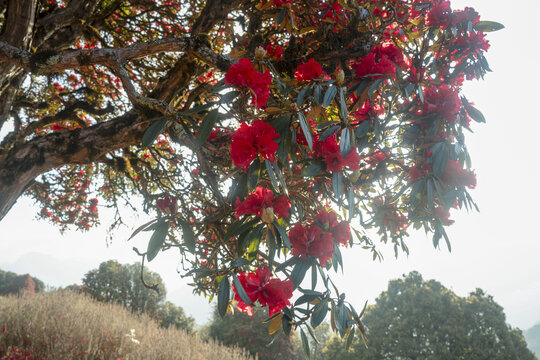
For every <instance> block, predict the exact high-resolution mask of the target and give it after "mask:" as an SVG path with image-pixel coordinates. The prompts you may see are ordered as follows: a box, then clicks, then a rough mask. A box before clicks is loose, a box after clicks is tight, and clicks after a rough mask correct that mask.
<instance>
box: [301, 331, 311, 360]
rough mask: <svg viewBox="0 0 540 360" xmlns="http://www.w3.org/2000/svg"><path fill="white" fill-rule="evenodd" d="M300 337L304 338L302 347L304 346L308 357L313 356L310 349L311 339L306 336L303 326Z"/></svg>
mask: <svg viewBox="0 0 540 360" xmlns="http://www.w3.org/2000/svg"><path fill="white" fill-rule="evenodd" d="M300 337H301V338H302V347H303V348H304V354H305V355H306V357H307V358H308V359H310V358H311V352H310V351H309V341H308V338H307V336H306V333H305V332H304V330H303V329H302V328H300Z"/></svg>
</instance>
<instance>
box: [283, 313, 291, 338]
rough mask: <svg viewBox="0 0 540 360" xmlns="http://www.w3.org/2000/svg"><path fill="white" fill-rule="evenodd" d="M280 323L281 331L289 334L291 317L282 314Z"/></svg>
mask: <svg viewBox="0 0 540 360" xmlns="http://www.w3.org/2000/svg"><path fill="white" fill-rule="evenodd" d="M281 325H282V327H283V332H284V333H285V335H287V336H289V334H290V333H291V319H290V318H289V317H288V316H283V318H282V322H281Z"/></svg>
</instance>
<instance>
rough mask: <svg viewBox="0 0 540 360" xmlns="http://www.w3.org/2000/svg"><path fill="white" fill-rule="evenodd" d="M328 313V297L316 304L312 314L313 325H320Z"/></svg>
mask: <svg viewBox="0 0 540 360" xmlns="http://www.w3.org/2000/svg"><path fill="white" fill-rule="evenodd" d="M327 313H328V299H325V300H323V301H321V302H320V303H318V304H317V305H315V308H314V309H313V314H312V315H311V326H312V327H314V328H316V327H317V326H319V325H320V324H321V323H322V322H323V320H324V318H325V317H326V314H327Z"/></svg>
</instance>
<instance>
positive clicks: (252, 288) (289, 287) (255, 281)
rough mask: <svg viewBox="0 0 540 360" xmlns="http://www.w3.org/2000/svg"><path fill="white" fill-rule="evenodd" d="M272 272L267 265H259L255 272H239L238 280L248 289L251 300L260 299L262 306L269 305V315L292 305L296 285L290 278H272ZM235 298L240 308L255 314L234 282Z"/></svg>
mask: <svg viewBox="0 0 540 360" xmlns="http://www.w3.org/2000/svg"><path fill="white" fill-rule="evenodd" d="M271 276H272V272H271V270H270V269H269V268H268V266H267V265H264V266H261V267H259V268H258V269H257V270H256V271H255V273H247V274H245V273H243V272H239V273H238V280H239V281H240V283H241V284H242V287H243V288H244V290H245V291H246V294H247V296H248V297H249V299H250V300H251V302H253V303H255V302H256V301H258V302H259V303H260V304H261V305H262V306H267V305H268V316H269V317H270V316H272V315H274V314H276V313H278V312H280V311H281V309H283V308H284V307H286V306H289V305H291V303H290V301H289V299H290V298H291V297H292V294H293V288H294V285H293V283H292V282H291V281H290V280H284V281H283V280H280V279H271ZM233 290H234V293H235V295H234V299H235V300H236V301H238V309H239V310H240V311H243V312H247V313H248V314H249V315H250V316H251V315H253V312H252V307H251V306H249V305H247V304H246V303H245V302H243V301H242V299H241V298H240V296H239V295H238V292H237V291H236V287H235V286H234V284H233Z"/></svg>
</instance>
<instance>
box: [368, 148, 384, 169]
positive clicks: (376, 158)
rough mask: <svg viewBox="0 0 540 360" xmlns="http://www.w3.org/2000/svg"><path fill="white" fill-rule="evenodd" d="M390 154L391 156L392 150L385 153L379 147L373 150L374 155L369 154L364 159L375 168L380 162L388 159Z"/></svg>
mask: <svg viewBox="0 0 540 360" xmlns="http://www.w3.org/2000/svg"><path fill="white" fill-rule="evenodd" d="M388 156H390V152H386V153H384V152H382V151H381V150H379V149H375V150H374V152H373V155H371V156H368V157H367V158H365V159H364V161H365V162H367V163H368V164H369V166H371V167H372V168H374V167H377V165H379V163H381V162H382V161H384V160H386V159H387V158H388Z"/></svg>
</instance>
